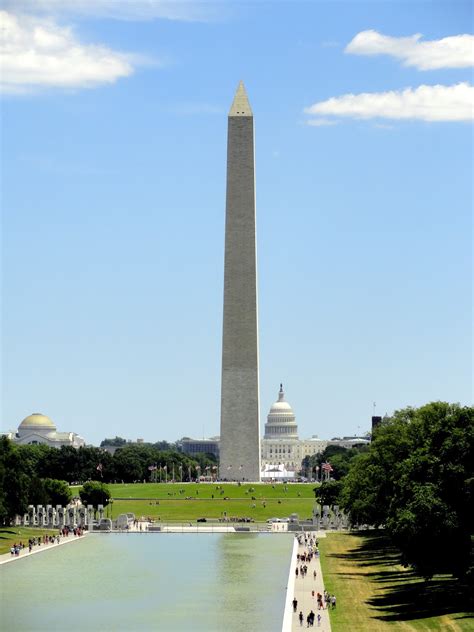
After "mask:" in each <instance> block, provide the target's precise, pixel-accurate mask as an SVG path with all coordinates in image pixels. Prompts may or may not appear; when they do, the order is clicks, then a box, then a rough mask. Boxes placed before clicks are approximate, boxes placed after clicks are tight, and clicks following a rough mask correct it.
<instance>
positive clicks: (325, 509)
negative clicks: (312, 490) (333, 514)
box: [323, 505, 329, 529]
mask: <svg viewBox="0 0 474 632" xmlns="http://www.w3.org/2000/svg"><path fill="white" fill-rule="evenodd" d="M328 526H329V505H323V529H327V528H328Z"/></svg>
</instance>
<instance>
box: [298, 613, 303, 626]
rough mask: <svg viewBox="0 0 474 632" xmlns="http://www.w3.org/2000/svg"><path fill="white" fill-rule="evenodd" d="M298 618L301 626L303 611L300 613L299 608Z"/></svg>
mask: <svg viewBox="0 0 474 632" xmlns="http://www.w3.org/2000/svg"><path fill="white" fill-rule="evenodd" d="M298 619H299V620H300V625H301V626H303V619H304V617H303V613H302V611H301V610H300V613H299V615H298Z"/></svg>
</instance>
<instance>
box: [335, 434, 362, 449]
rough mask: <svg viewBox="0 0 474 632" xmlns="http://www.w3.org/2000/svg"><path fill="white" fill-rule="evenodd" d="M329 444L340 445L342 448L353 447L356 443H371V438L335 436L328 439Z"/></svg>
mask: <svg viewBox="0 0 474 632" xmlns="http://www.w3.org/2000/svg"><path fill="white" fill-rule="evenodd" d="M327 444H328V445H339V446H341V448H353V447H354V446H356V445H369V444H370V439H368V438H367V437H357V436H355V437H342V438H339V437H335V438H334V439H331V440H330V441H327Z"/></svg>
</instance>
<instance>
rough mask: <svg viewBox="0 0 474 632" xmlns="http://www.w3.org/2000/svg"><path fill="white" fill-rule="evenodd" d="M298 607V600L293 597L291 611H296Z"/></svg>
mask: <svg viewBox="0 0 474 632" xmlns="http://www.w3.org/2000/svg"><path fill="white" fill-rule="evenodd" d="M297 607H298V600H297V599H296V597H295V598H294V599H293V612H296V608H297Z"/></svg>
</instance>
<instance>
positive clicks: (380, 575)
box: [330, 531, 474, 621]
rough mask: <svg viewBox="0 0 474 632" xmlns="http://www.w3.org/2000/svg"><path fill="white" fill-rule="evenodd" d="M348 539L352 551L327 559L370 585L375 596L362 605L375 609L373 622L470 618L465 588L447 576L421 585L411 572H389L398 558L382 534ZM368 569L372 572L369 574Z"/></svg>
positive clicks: (470, 600) (393, 548)
mask: <svg viewBox="0 0 474 632" xmlns="http://www.w3.org/2000/svg"><path fill="white" fill-rule="evenodd" d="M351 535H354V545H355V546H354V548H353V549H350V550H349V551H348V552H347V553H342V554H330V556H331V557H334V558H338V559H340V560H345V561H347V562H349V563H351V564H353V565H354V566H355V567H356V568H357V567H359V568H360V570H361V574H363V575H364V576H365V577H368V578H369V579H370V581H371V582H373V583H374V589H375V590H374V593H375V596H374V597H372V598H371V599H369V600H368V601H367V602H366V603H367V605H368V606H372V608H375V609H376V611H377V614H375V617H374V618H375V619H378V620H380V621H408V620H412V619H426V618H429V617H438V616H442V615H447V614H451V615H455V614H456V613H458V615H459V616H456V617H455V619H456V620H458V619H472V618H473V613H472V609H473V605H474V604H473V599H472V596H471V594H470V589H469V587H468V586H467V585H465V584H463V583H461V582H460V581H459V580H456V579H453V578H452V577H451V576H448V575H442V576H435V577H434V578H433V579H431V580H429V581H425V580H424V579H423V578H422V577H420V576H418V575H417V574H416V573H415V572H414V571H413V570H411V569H406V570H403V569H393V568H392V569H391V568H390V566H392V567H393V566H395V565H399V564H400V554H399V552H398V551H397V549H395V547H393V546H392V545H391V543H390V541H389V539H388V538H387V536H386V535H384V533H383V532H380V531H370V532H367V533H361V532H359V533H356V534H351ZM361 538H362V543H361V542H360V539H361ZM434 554H435V553H434ZM377 566H380V570H377ZM368 567H372V568H374V567H375V569H376V570H373V571H372V572H370V571H369V570H368ZM364 569H365V570H364ZM341 574H345V573H341ZM347 575H349V576H352V577H353V576H354V575H355V574H354V573H348V574H347Z"/></svg>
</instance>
